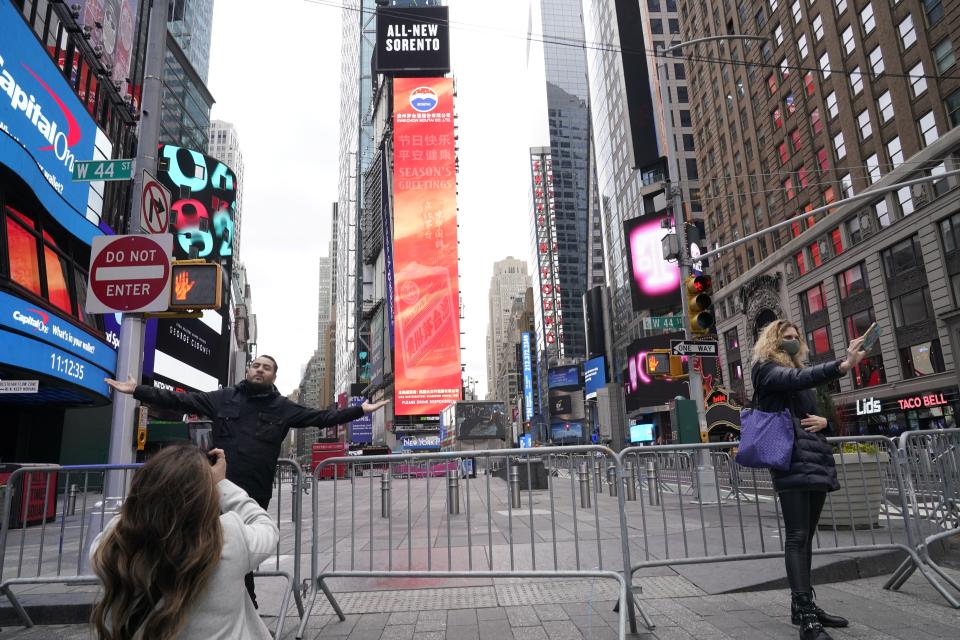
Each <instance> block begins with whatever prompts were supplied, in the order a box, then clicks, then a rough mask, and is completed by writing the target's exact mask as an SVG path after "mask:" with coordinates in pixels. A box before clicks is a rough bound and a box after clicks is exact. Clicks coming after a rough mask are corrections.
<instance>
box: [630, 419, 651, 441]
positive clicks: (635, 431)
mask: <svg viewBox="0 0 960 640" xmlns="http://www.w3.org/2000/svg"><path fill="white" fill-rule="evenodd" d="M654 430H655V428H654V426H653V424H650V423H642V424H637V423H633V422H631V423H630V442H631V443H634V442H653V441H654Z"/></svg>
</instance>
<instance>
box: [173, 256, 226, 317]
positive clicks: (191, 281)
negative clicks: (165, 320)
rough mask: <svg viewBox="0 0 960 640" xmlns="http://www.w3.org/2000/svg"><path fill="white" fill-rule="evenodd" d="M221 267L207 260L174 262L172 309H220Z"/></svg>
mask: <svg viewBox="0 0 960 640" xmlns="http://www.w3.org/2000/svg"><path fill="white" fill-rule="evenodd" d="M221 278H222V275H221V271H220V265H219V264H217V263H215V262H207V261H206V260H174V261H173V269H172V270H171V280H172V282H171V286H170V308H171V309H219V308H220V298H221V289H222V287H223V284H222V282H221Z"/></svg>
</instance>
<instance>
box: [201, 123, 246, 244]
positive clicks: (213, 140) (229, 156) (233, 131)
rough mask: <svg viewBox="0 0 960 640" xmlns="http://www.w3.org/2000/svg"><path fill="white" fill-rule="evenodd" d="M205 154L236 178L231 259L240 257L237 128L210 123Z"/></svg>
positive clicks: (240, 167) (240, 160) (240, 158)
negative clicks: (225, 166) (228, 169)
mask: <svg viewBox="0 0 960 640" xmlns="http://www.w3.org/2000/svg"><path fill="white" fill-rule="evenodd" d="M209 140H210V142H209V146H208V147H207V153H208V154H209V155H211V156H213V157H214V158H216V159H217V160H222V161H223V162H224V164H226V165H227V166H228V167H230V168H231V169H233V173H234V175H236V176H237V195H236V208H235V211H234V215H233V258H234V260H236V259H238V258H239V257H240V235H241V232H242V230H243V185H244V182H243V151H242V150H241V149H240V136H239V135H238V134H237V128H236V127H235V126H233V124H232V123H230V122H225V121H224V120H213V121H211V122H210V136H209Z"/></svg>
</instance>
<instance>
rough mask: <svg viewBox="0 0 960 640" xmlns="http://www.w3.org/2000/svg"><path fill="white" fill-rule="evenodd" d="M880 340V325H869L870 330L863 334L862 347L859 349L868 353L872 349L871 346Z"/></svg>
mask: <svg viewBox="0 0 960 640" xmlns="http://www.w3.org/2000/svg"><path fill="white" fill-rule="evenodd" d="M879 338H880V325H878V324H877V323H876V322H874V323H873V324H871V325H870V328H869V329H867V330H866V331H865V332H864V333H863V346H862V347H861V348H862V349H863V350H864V351H870V349H872V348H873V345H875V344H876V343H877V340H878V339H879Z"/></svg>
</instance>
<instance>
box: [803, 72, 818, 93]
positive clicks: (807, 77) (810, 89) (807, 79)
mask: <svg viewBox="0 0 960 640" xmlns="http://www.w3.org/2000/svg"><path fill="white" fill-rule="evenodd" d="M803 86H804V88H805V89H806V91H807V95H808V96H812V95H813V94H814V92H815V91H816V90H817V88H816V86H815V85H814V84H813V72H812V71H807V72H806V73H805V74H804V76H803Z"/></svg>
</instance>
